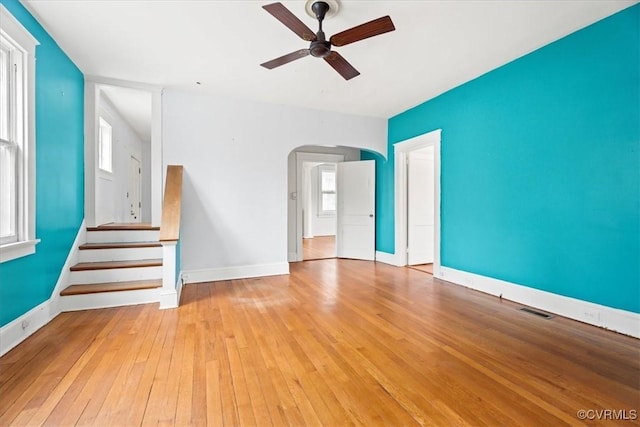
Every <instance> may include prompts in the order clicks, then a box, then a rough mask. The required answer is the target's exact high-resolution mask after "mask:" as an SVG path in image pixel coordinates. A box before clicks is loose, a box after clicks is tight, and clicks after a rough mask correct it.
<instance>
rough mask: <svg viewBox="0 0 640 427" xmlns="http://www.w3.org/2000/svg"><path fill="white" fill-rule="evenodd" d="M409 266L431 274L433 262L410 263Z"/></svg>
mask: <svg viewBox="0 0 640 427" xmlns="http://www.w3.org/2000/svg"><path fill="white" fill-rule="evenodd" d="M409 268H413V269H415V270H420V271H424V272H425V273H429V274H433V264H418V265H410V266H409Z"/></svg>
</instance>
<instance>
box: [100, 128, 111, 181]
mask: <svg viewBox="0 0 640 427" xmlns="http://www.w3.org/2000/svg"><path fill="white" fill-rule="evenodd" d="M103 129H108V132H109V165H108V166H109V168H108V169H107V168H105V167H103V166H106V165H103V163H102V161H103V159H104V157H103V152H102V151H103V148H104V141H103V135H104V133H103ZM97 154H98V159H97V160H98V170H99V171H100V173H105V174H109V175H111V174H112V173H113V126H111V123H109V122H108V121H107V120H106V119H105V118H104V117H102V116H99V117H98V153H97Z"/></svg>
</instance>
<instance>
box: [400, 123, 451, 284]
mask: <svg viewBox="0 0 640 427" xmlns="http://www.w3.org/2000/svg"><path fill="white" fill-rule="evenodd" d="M441 133H442V130H441V129H437V130H434V131H432V132H429V133H425V134H423V135H418V136H416V137H414V138H411V139H408V140H406V141H402V142H398V143H396V144H394V146H393V149H394V158H395V161H394V170H395V172H394V173H395V255H396V262H397V263H398V264H394V265H401V266H402V265H407V156H408V154H409V153H410V152H411V151H415V150H419V149H421V148H425V147H431V146H432V147H433V150H434V174H435V177H434V178H435V180H434V184H435V191H434V199H435V200H434V205H435V213H434V259H433V271H434V274H435V273H437V272H438V271H439V270H440V143H441Z"/></svg>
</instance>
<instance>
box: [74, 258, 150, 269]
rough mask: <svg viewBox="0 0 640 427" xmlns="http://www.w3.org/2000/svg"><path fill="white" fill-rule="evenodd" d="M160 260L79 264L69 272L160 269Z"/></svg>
mask: <svg viewBox="0 0 640 427" xmlns="http://www.w3.org/2000/svg"><path fill="white" fill-rule="evenodd" d="M160 266H162V260H161V259H143V260H134V261H101V262H80V263H78V264H76V265H74V266H73V267H71V271H87V270H111V269H115V268H136V267H160Z"/></svg>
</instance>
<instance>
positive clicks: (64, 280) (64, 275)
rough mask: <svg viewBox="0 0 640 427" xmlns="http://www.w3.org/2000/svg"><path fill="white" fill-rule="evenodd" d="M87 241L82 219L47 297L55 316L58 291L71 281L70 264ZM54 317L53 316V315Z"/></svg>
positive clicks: (77, 256) (77, 257)
mask: <svg viewBox="0 0 640 427" xmlns="http://www.w3.org/2000/svg"><path fill="white" fill-rule="evenodd" d="M86 241H87V227H86V225H85V221H84V219H83V220H82V224H80V228H79V229H78V232H77V233H76V238H75V240H74V241H73V245H71V249H70V250H69V254H68V255H67V259H66V261H65V262H64V265H63V266H62V270H61V271H60V276H58V281H57V282H56V286H55V287H54V288H53V292H52V293H51V297H49V301H50V302H51V309H52V310H55V314H56V316H57V315H58V313H60V307H59V303H60V292H61V291H62V290H63V289H66V288H67V286H69V284H70V283H71V266H72V265H75V264H76V263H78V259H79V258H80V249H79V248H80V245H82V244H83V243H85V242H86ZM54 317H55V316H54Z"/></svg>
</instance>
